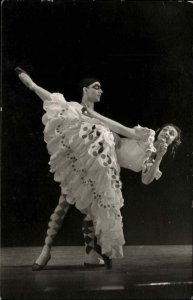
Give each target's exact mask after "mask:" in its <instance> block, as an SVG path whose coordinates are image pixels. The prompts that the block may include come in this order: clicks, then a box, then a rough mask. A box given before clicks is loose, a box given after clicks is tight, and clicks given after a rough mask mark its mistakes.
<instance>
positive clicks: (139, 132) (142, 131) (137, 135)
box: [87, 108, 154, 141]
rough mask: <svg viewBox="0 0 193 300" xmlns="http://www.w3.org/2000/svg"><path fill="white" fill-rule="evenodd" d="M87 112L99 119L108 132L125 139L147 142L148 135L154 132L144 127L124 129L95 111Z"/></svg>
mask: <svg viewBox="0 0 193 300" xmlns="http://www.w3.org/2000/svg"><path fill="white" fill-rule="evenodd" d="M87 110H88V112H89V114H90V115H91V116H93V117H95V118H97V119H99V120H100V121H102V122H103V123H104V124H105V125H106V126H107V127H109V128H110V130H112V131H114V132H116V133H118V134H120V135H122V136H125V137H127V138H130V139H136V140H144V141H147V139H148V138H149V136H150V135H154V131H153V130H151V129H149V128H146V127H134V128H130V127H126V126H124V125H122V124H120V123H118V122H116V121H113V120H111V119H109V118H106V117H104V116H102V115H100V114H99V113H97V112H95V111H91V110H90V109H88V108H87Z"/></svg>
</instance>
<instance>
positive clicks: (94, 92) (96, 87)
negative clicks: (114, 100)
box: [84, 81, 103, 103]
mask: <svg viewBox="0 0 193 300" xmlns="http://www.w3.org/2000/svg"><path fill="white" fill-rule="evenodd" d="M84 91H85V93H86V95H87V100H88V101H89V102H92V103H96V102H99V101H100V98H101V95H102V93H103V91H102V89H101V84H100V82H99V81H96V82H93V83H92V84H90V85H89V86H88V87H85V88H84Z"/></svg>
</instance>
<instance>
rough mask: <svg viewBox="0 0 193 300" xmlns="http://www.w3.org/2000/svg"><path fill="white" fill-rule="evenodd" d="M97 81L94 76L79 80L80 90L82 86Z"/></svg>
mask: <svg viewBox="0 0 193 300" xmlns="http://www.w3.org/2000/svg"><path fill="white" fill-rule="evenodd" d="M96 81H99V80H98V79H97V78H95V77H85V78H83V79H82V80H81V81H80V89H81V91H82V89H83V88H84V87H88V86H89V85H91V84H92V83H94V82H96Z"/></svg>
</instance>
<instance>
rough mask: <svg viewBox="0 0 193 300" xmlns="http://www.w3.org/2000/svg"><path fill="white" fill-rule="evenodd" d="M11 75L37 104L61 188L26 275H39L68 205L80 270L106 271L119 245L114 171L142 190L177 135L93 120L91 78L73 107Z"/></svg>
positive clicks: (95, 86) (95, 92)
mask: <svg viewBox="0 0 193 300" xmlns="http://www.w3.org/2000/svg"><path fill="white" fill-rule="evenodd" d="M15 71H16V72H17V74H18V77H19V78H20V80H21V81H22V83H23V84H24V85H25V86H26V87H27V88H29V89H30V90H31V91H33V92H35V93H36V94H37V96H38V97H39V98H40V99H41V100H42V101H43V108H44V110H45V114H44V115H43V118H42V122H43V124H44V125H45V129H44V140H45V142H46V144H47V149H48V152H49V154H50V161H49V164H50V171H51V172H52V173H54V180H55V181H57V182H59V184H60V188H61V196H60V198H59V203H58V205H57V207H56V209H55V210H54V212H53V214H52V215H51V217H50V222H49V224H48V230H47V236H46V238H45V244H44V247H43V249H42V252H41V254H40V256H39V257H38V258H37V260H36V261H35V263H34V264H33V266H32V269H33V270H34V271H36V270H41V269H43V268H44V267H45V266H46V265H47V263H48V261H49V260H50V258H51V247H52V244H53V241H54V239H55V237H56V235H57V233H58V231H59V229H60V227H61V225H62V221H63V218H64V216H65V215H66V213H67V211H68V208H69V205H75V207H76V208H77V209H78V210H79V211H80V212H81V213H83V214H85V215H86V216H85V218H84V220H83V224H82V230H83V234H84V241H85V262H84V265H85V267H90V266H91V267H93V266H94V267H98V266H105V267H106V268H107V269H111V268H112V259H113V258H118V257H122V256H123V245H124V243H125V240H124V234H123V223H122V216H121V212H120V209H121V207H122V206H123V204H124V200H123V197H122V192H121V187H122V183H121V181H120V168H121V167H123V168H128V169H130V170H133V171H134V172H141V178H142V182H143V183H144V184H149V183H151V182H152V181H153V180H154V179H157V180H158V179H159V178H160V177H161V175H162V173H161V171H160V170H159V166H160V163H161V161H162V158H163V156H164V155H165V154H166V152H167V150H168V146H170V148H171V153H172V154H175V151H176V148H177V147H178V146H179V144H180V143H181V130H180V129H179V128H178V127H177V126H175V125H173V124H166V125H164V126H162V127H161V129H159V130H158V131H157V132H156V133H155V131H154V130H152V129H149V128H146V127H140V126H136V127H134V128H129V127H125V126H123V125H122V124H120V123H118V122H116V121H113V120H111V119H109V118H106V117H104V116H102V115H100V114H98V113H97V112H95V111H94V104H95V103H96V102H99V101H100V98H101V95H102V92H103V91H102V89H101V84H100V82H99V81H98V80H97V79H95V78H85V79H84V80H83V81H82V82H81V89H82V100H81V103H78V102H68V101H66V100H65V99H64V97H63V95H62V94H60V93H50V92H48V91H47V90H45V89H43V88H41V87H40V86H38V85H37V84H36V83H35V82H34V81H33V80H32V79H31V77H30V76H29V75H28V74H27V73H26V72H25V71H24V70H22V69H21V68H19V67H17V68H16V69H15ZM119 135H121V136H123V138H120V137H119Z"/></svg>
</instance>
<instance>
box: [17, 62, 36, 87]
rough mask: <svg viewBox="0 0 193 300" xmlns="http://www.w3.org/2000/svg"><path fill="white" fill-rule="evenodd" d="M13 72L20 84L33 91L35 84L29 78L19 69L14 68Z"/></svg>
mask: <svg viewBox="0 0 193 300" xmlns="http://www.w3.org/2000/svg"><path fill="white" fill-rule="evenodd" d="M15 72H16V73H17V75H18V77H19V79H20V80H21V82H22V83H23V84H24V85H25V86H26V87H27V88H28V89H30V90H33V89H34V87H35V85H36V84H35V83H34V82H33V80H32V79H31V77H30V76H29V75H28V74H27V73H26V72H25V71H24V70H23V69H22V68H20V67H16V68H15Z"/></svg>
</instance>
